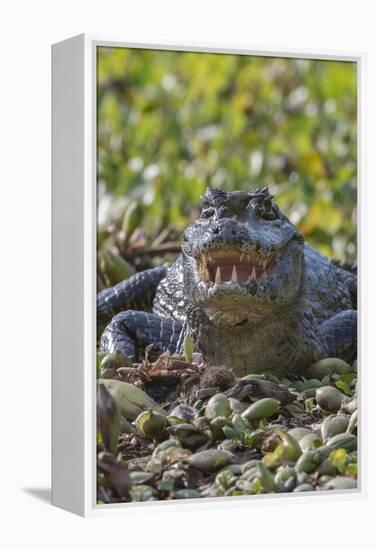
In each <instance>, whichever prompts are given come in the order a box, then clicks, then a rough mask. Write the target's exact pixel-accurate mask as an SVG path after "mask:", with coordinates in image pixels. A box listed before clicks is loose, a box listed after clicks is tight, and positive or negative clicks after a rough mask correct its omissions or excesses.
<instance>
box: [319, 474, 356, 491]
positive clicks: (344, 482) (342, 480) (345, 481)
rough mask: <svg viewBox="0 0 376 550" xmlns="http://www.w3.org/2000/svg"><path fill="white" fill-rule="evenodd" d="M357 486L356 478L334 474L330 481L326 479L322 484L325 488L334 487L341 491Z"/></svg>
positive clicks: (330, 488) (331, 488)
mask: <svg viewBox="0 0 376 550" xmlns="http://www.w3.org/2000/svg"><path fill="white" fill-rule="evenodd" d="M357 486H358V485H357V481H356V479H352V478H350V477H345V476H336V477H334V478H333V479H331V480H330V481H328V483H326V485H324V489H326V490H333V489H334V490H338V491H341V490H344V489H356V488H357Z"/></svg>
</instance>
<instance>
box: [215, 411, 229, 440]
mask: <svg viewBox="0 0 376 550" xmlns="http://www.w3.org/2000/svg"><path fill="white" fill-rule="evenodd" d="M228 424H229V420H228V419H227V417H226V416H216V417H215V418H213V420H211V422H210V429H211V431H212V432H213V434H214V436H215V437H221V436H222V438H223V434H224V432H223V428H224V427H225V426H228Z"/></svg>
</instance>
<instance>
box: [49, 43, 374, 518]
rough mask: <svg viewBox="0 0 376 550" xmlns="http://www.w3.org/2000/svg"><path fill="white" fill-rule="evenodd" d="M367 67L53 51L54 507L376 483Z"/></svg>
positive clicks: (294, 494) (291, 495) (85, 49)
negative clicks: (367, 361) (368, 372)
mask: <svg viewBox="0 0 376 550" xmlns="http://www.w3.org/2000/svg"><path fill="white" fill-rule="evenodd" d="M363 65H364V58H363V56H362V55H358V54H356V55H355V54H354V55H350V54H342V53H341V54H337V53H326V52H287V51H281V52H274V51H267V50H265V49H264V50H262V51H261V50H258V51H255V50H252V48H248V49H247V48H244V49H240V48H231V47H227V46H225V45H220V46H213V45H205V44H202V45H187V44H185V45H176V44H174V45H166V44H164V45H162V44H159V45H155V44H154V45H150V44H127V43H122V42H114V41H110V40H103V39H97V38H93V37H88V36H86V35H81V36H78V37H75V38H72V39H69V40H66V41H64V42H60V43H58V44H56V45H54V46H53V82H52V85H53V115H52V116H53V132H52V133H53V145H52V151H53V449H52V453H53V502H54V504H56V505H57V506H60V507H63V508H65V509H68V510H71V511H73V512H76V513H79V514H81V515H89V514H96V513H99V512H104V511H108V510H112V509H113V508H116V509H118V508H120V507H125V508H129V507H138V506H153V505H160V504H162V503H163V504H164V505H165V506H182V505H184V504H185V505H190V506H192V505H194V506H197V507H200V506H204V505H208V503H214V502H215V503H218V505H220V503H222V502H226V503H227V504H228V502H229V501H230V502H231V504H233V505H236V504H239V503H243V504H244V503H245V504H246V505H251V504H257V503H258V502H260V499H265V498H273V499H278V500H279V501H280V502H284V501H286V499H297V498H306V499H308V498H316V499H317V498H321V499H323V500H325V499H331V498H338V495H341V497H343V496H346V497H347V498H354V496H357V495H359V494H360V493H362V492H363V491H364V467H363V463H364V449H363V448H362V446H361V442H362V437H361V434H362V430H363V427H362V421H361V420H362V414H360V412H359V414H358V410H359V411H363V407H364V404H363V397H362V387H363V385H364V376H365V374H364V368H363V360H362V361H360V356H361V348H362V334H361V331H360V329H359V327H360V326H361V319H359V315H358V313H357V311H358V307H357V303H358V302H360V304H361V307H360V308H359V310H360V313H362V312H363V306H364V298H363V294H364V291H363V285H359V284H358V272H359V274H360V275H361V274H362V271H361V269H362V258H361V256H360V251H361V246H360V244H361V239H360V237H361V232H360V231H359V228H360V227H361V225H364V216H363V212H362V211H361V206H362V197H363V193H364V190H363V185H362V180H361V177H360V176H361V174H362V172H361V167H362V149H361V135H362V132H363V124H362V105H363V103H362V102H363V96H362V88H361V85H360V84H361V78H362V74H363V70H364V69H363ZM359 290H361V291H362V292H359ZM358 296H359V298H358Z"/></svg>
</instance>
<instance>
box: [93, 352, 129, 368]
mask: <svg viewBox="0 0 376 550" xmlns="http://www.w3.org/2000/svg"><path fill="white" fill-rule="evenodd" d="M100 367H101V369H114V370H116V369H119V368H121V367H126V368H127V367H132V360H131V359H130V358H129V357H128V356H127V355H125V353H123V352H122V351H120V350H119V349H117V350H116V351H113V352H112V353H108V354H107V355H105V357H104V358H103V359H102V361H101V364H100Z"/></svg>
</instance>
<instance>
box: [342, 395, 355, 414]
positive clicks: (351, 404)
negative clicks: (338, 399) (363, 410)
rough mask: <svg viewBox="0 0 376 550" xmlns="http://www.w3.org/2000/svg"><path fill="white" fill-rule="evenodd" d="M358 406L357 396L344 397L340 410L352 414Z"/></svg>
mask: <svg viewBox="0 0 376 550" xmlns="http://www.w3.org/2000/svg"><path fill="white" fill-rule="evenodd" d="M357 408H358V398H357V397H356V396H355V397H354V398H353V399H350V400H349V399H345V401H344V402H343V403H342V407H341V410H342V411H344V412H345V413H347V414H353V413H354V412H355V411H356V409H357Z"/></svg>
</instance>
